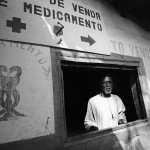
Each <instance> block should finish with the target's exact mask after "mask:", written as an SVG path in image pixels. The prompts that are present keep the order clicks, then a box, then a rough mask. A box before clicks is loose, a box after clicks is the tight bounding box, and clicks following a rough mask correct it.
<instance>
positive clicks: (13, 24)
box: [6, 17, 26, 33]
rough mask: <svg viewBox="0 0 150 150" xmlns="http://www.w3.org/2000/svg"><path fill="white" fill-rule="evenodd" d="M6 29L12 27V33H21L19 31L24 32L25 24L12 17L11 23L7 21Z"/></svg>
mask: <svg viewBox="0 0 150 150" xmlns="http://www.w3.org/2000/svg"><path fill="white" fill-rule="evenodd" d="M6 25H7V27H12V32H16V33H21V29H24V30H26V24H25V23H21V19H20V18H16V17H13V19H12V21H10V20H7V24H6Z"/></svg>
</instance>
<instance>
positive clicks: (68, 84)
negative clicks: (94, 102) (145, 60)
mask: <svg viewBox="0 0 150 150" xmlns="http://www.w3.org/2000/svg"><path fill="white" fill-rule="evenodd" d="M61 69H62V73H63V86H64V105H65V118H66V131H67V137H73V136H77V135H80V134H83V133H85V132H86V131H85V127H84V118H85V114H86V110H87V102H88V100H89V99H90V98H91V97H92V96H94V95H96V94H98V93H100V84H99V81H100V78H101V77H102V76H103V74H105V73H106V72H107V73H109V74H110V75H111V76H112V78H113V82H114V88H113V92H112V93H113V94H116V95H118V96H119V97H120V98H121V99H122V101H123V103H124V105H125V107H126V112H125V113H126V117H127V121H128V122H132V121H136V120H138V119H141V118H144V115H143V114H142V108H141V106H140V102H139V101H140V100H139V97H138V100H137V99H135V97H134V96H133V92H134V91H133V90H132V85H133V83H132V82H133V81H134V82H135V84H134V86H135V87H136V90H137V89H138V86H137V84H138V81H137V78H138V73H137V68H136V67H128V66H123V67H119V65H118V66H117V65H102V64H87V63H77V62H69V61H61ZM131 77H132V78H134V80H133V79H132V82H131ZM134 90H135V89H134ZM137 93H138V94H140V93H139V92H136V94H137ZM137 109H138V110H137ZM139 114H140V115H139Z"/></svg>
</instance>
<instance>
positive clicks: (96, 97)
mask: <svg viewBox="0 0 150 150" xmlns="http://www.w3.org/2000/svg"><path fill="white" fill-rule="evenodd" d="M99 98H100V95H99V94H97V95H95V96H93V97H91V98H90V99H89V102H95V101H97V99H99Z"/></svg>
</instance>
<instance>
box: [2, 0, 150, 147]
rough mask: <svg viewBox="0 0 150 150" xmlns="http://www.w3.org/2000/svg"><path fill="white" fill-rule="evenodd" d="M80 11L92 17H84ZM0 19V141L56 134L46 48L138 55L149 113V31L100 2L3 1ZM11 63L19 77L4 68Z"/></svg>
mask: <svg viewBox="0 0 150 150" xmlns="http://www.w3.org/2000/svg"><path fill="white" fill-rule="evenodd" d="M85 9H88V10H91V11H90V12H92V13H93V12H94V14H96V13H97V17H95V16H93V17H92V14H91V16H88V15H86V14H85V11H84V10H85ZM58 14H59V15H58ZM65 14H66V18H65ZM68 14H70V16H69V15H68ZM71 15H74V16H76V17H77V18H78V17H80V19H79V18H78V22H76V21H74V23H73V21H72V20H71V19H69V17H71ZM61 17H63V18H61ZM0 18H1V21H0V65H1V68H5V70H3V71H2V70H1V72H0V73H1V74H0V90H1V91H0V94H1V95H0V98H1V103H0V143H1V144H3V143H7V142H14V141H20V140H25V139H32V138H35V137H37V138H39V137H41V138H42V137H43V136H47V135H55V121H54V119H55V116H54V102H53V84H52V77H51V60H50V48H49V46H54V47H62V48H66V49H68V50H71V49H73V50H79V51H88V52H92V53H97V54H106V55H110V54H111V53H117V54H122V55H127V56H133V57H140V58H142V60H143V63H144V67H145V71H146V74H142V75H140V82H141V87H142V94H143V98H144V102H145V106H146V111H147V116H148V117H150V81H149V80H150V69H149V64H150V44H149V40H150V34H149V33H147V32H145V31H144V30H142V29H141V28H140V27H139V26H137V25H136V24H134V23H133V22H131V21H130V20H128V19H127V18H122V17H121V16H120V15H119V14H118V12H117V11H116V10H114V9H113V8H112V7H111V6H109V5H108V4H107V3H106V2H105V1H103V0H42V1H37V0H33V1H32V2H31V1H29V0H26V1H20V0H13V1H12V0H2V1H1V2H0ZM79 20H80V21H79ZM85 20H88V21H90V25H91V26H90V27H87V26H86V25H85ZM19 21H20V22H19ZM13 22H14V26H13ZM58 22H59V23H58ZM92 22H94V23H92ZM20 23H21V25H20ZM18 24H19V25H20V26H18ZM100 25H101V27H102V29H100ZM15 26H17V27H18V28H20V30H18V28H17V29H16V28H15ZM59 29H61V31H60V32H59V33H58V34H57V31H59ZM89 41H90V42H92V43H90V42H89ZM13 66H17V67H14V68H20V70H21V72H22V73H21V74H20V75H19V76H16V73H17V71H15V70H14V72H9V71H10V70H11V67H13ZM13 94H14V95H13ZM19 97H20V98H19ZM6 104H7V106H8V107H7V108H6ZM10 108H12V109H11V110H13V111H10ZM4 109H6V110H9V111H8V112H9V113H6V111H4ZM46 139H47V138H46ZM52 140H53V138H52ZM52 140H51V142H52ZM41 141H43V139H42V140H41ZM52 143H53V142H52ZM20 145H21V144H20ZM32 147H34V146H33V145H32V144H31V145H30V149H32ZM37 147H38V146H37ZM48 147H49V146H48V145H47V148H48ZM26 149H28V148H26Z"/></svg>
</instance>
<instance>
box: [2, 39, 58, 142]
mask: <svg viewBox="0 0 150 150" xmlns="http://www.w3.org/2000/svg"><path fill="white" fill-rule="evenodd" d="M50 72H51V63H50V49H49V48H46V47H41V46H33V45H31V44H19V43H14V42H6V41H5V42H4V41H0V143H5V142H10V141H16V140H21V139H27V138H33V137H38V136H44V135H49V134H54V133H55V125H54V106H53V87H52V77H51V73H50Z"/></svg>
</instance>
